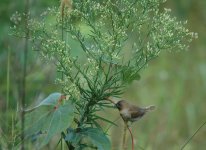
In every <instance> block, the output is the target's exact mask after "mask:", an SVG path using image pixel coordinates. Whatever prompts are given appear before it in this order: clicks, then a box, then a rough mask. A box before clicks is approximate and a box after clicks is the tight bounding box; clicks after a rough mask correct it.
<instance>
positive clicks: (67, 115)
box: [43, 102, 74, 145]
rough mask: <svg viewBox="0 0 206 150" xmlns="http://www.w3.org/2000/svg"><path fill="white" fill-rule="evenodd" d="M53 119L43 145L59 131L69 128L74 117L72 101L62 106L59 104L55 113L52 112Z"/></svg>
mask: <svg viewBox="0 0 206 150" xmlns="http://www.w3.org/2000/svg"><path fill="white" fill-rule="evenodd" d="M50 115H51V116H52V117H51V120H50V123H49V126H48V130H47V136H46V138H45V139H44V141H43V145H45V144H47V143H48V142H49V140H50V139H51V138H52V137H53V136H54V135H55V134H57V133H61V132H62V131H64V130H66V128H68V127H69V126H70V125H71V123H72V121H73V119H74V106H73V104H72V103H71V102H68V103H66V104H64V105H62V106H59V108H57V109H56V110H55V111H54V112H53V113H51V114H50Z"/></svg>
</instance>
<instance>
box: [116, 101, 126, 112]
mask: <svg viewBox="0 0 206 150" xmlns="http://www.w3.org/2000/svg"><path fill="white" fill-rule="evenodd" d="M128 105H129V104H128V103H127V102H126V101H125V100H120V101H118V102H117V103H116V104H115V106H116V107H117V108H118V109H119V110H122V109H123V108H125V107H128Z"/></svg>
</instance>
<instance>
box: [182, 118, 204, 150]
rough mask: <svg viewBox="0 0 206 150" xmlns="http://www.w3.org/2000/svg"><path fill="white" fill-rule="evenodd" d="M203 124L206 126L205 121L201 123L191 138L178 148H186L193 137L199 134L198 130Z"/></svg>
mask: <svg viewBox="0 0 206 150" xmlns="http://www.w3.org/2000/svg"><path fill="white" fill-rule="evenodd" d="M205 124H206V121H205V122H203V123H202V124H201V126H200V127H199V128H198V129H197V130H196V131H195V132H194V133H193V134H192V136H191V137H189V138H188V139H187V141H186V142H185V143H184V144H183V145H182V147H181V148H180V149H181V150H183V149H184V148H185V147H186V146H187V144H188V143H189V142H190V141H191V140H192V139H193V137H194V136H195V135H196V134H197V133H198V132H199V130H200V129H201V128H202V127H203V126H204V125H205Z"/></svg>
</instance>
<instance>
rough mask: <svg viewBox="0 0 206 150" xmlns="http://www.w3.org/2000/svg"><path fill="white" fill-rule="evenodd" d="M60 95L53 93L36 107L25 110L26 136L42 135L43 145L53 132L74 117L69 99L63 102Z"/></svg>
mask: <svg viewBox="0 0 206 150" xmlns="http://www.w3.org/2000/svg"><path fill="white" fill-rule="evenodd" d="M61 96H62V95H61V94H60V93H53V94H51V95H49V96H48V97H47V98H46V99H44V100H43V101H42V102H41V103H40V104H39V105H37V106H36V107H34V108H32V109H30V110H28V111H26V112H29V113H28V114H27V115H26V120H25V122H26V128H25V135H26V136H27V137H34V136H35V135H36V134H37V135H38V136H43V137H44V139H43V141H42V145H45V144H47V143H48V142H49V140H50V139H51V138H52V137H53V136H54V135H55V134H57V133H61V132H63V131H65V130H66V129H67V127H68V126H70V124H71V122H72V120H73V118H74V106H73V104H72V103H71V101H68V100H64V101H65V102H64V101H63V99H61ZM65 116H67V117H65ZM31 122H33V123H31Z"/></svg>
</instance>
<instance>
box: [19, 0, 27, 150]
mask: <svg viewBox="0 0 206 150" xmlns="http://www.w3.org/2000/svg"><path fill="white" fill-rule="evenodd" d="M28 13H29V0H25V31H26V36H25V45H24V61H23V77H22V92H21V95H22V99H21V103H20V107H21V109H22V111H21V150H24V149H25V145H24V127H25V120H24V111H23V110H24V106H25V99H26V70H27V55H28V38H29V31H28Z"/></svg>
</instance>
